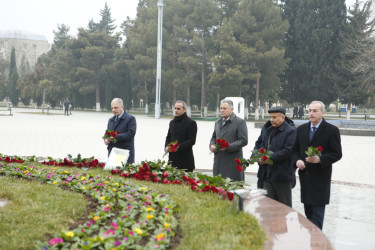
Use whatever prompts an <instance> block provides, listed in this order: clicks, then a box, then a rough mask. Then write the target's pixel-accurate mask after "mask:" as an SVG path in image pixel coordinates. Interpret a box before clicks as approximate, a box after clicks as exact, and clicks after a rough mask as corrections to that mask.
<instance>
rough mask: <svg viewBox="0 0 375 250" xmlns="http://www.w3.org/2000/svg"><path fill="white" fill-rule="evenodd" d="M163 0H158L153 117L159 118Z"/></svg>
mask: <svg viewBox="0 0 375 250" xmlns="http://www.w3.org/2000/svg"><path fill="white" fill-rule="evenodd" d="M163 6H164V4H163V0H158V45H157V63H156V99H155V119H159V118H160V92H161V50H162V31H163Z"/></svg>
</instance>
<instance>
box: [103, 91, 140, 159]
mask: <svg viewBox="0 0 375 250" xmlns="http://www.w3.org/2000/svg"><path fill="white" fill-rule="evenodd" d="M111 107H112V113H113V117H111V118H110V119H109V120H108V125H107V131H108V130H112V131H116V136H115V138H116V142H114V141H111V140H110V139H105V140H104V144H105V145H107V149H108V155H109V154H110V153H111V151H112V148H121V149H127V150H129V158H128V160H127V163H134V136H135V133H136V130H137V123H136V120H135V117H134V116H132V115H130V114H128V113H127V112H126V111H125V109H124V102H123V101H122V99H121V98H114V99H113V100H112V102H111ZM117 131H120V132H119V133H118V132H117Z"/></svg>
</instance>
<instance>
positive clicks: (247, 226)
mask: <svg viewBox="0 0 375 250" xmlns="http://www.w3.org/2000/svg"><path fill="white" fill-rule="evenodd" d="M24 165H25V164H24ZM62 169H64V170H66V168H62ZM70 170H73V169H72V168H70ZM77 172H83V171H82V170H78V169H77ZM86 172H91V173H93V174H94V175H101V176H103V170H101V169H95V170H88V171H86ZM107 174H108V175H110V173H109V172H106V175H107ZM127 180H129V181H130V182H131V183H134V184H136V185H139V186H144V187H148V188H149V189H156V190H158V192H159V193H164V194H167V195H169V196H170V198H171V199H172V200H174V201H175V202H176V203H177V204H178V206H179V213H178V216H179V218H178V220H179V229H178V231H177V233H176V235H177V237H175V239H174V240H173V241H172V244H171V249H262V246H263V243H264V242H265V240H266V235H265V233H264V231H263V229H262V228H261V227H260V225H259V223H258V221H257V220H256V219H255V218H254V217H252V216H251V215H250V214H247V213H242V212H238V211H237V210H236V209H235V208H234V207H233V203H232V202H230V201H225V200H222V199H221V198H220V197H219V196H218V195H217V194H212V193H199V192H193V191H191V190H190V187H189V186H185V185H167V184H158V183H152V182H145V181H136V180H133V179H127ZM0 198H2V199H6V200H9V201H10V202H9V203H8V204H7V205H6V206H5V207H2V208H0V246H1V249H34V246H35V244H36V243H37V242H38V241H39V240H43V241H46V240H49V238H50V237H51V235H53V234H54V233H55V232H58V231H59V230H60V229H61V228H69V225H73V224H74V223H75V222H77V221H78V220H79V218H80V217H82V216H83V215H84V214H85V211H86V209H87V208H86V206H87V205H88V203H87V201H86V199H85V197H84V196H83V195H81V194H78V193H74V192H70V191H66V190H63V189H60V188H58V187H57V186H54V185H50V184H39V182H37V181H28V180H20V179H16V178H13V177H0Z"/></svg>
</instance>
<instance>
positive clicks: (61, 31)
mask: <svg viewBox="0 0 375 250" xmlns="http://www.w3.org/2000/svg"><path fill="white" fill-rule="evenodd" d="M69 30H70V28H69V26H67V25H65V24H61V25H60V24H59V25H57V31H55V30H54V31H53V35H54V38H53V47H57V48H63V47H64V46H65V43H66V42H67V41H69V40H70V39H71V36H70V35H69V34H68V33H69Z"/></svg>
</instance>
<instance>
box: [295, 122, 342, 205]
mask: <svg viewBox="0 0 375 250" xmlns="http://www.w3.org/2000/svg"><path fill="white" fill-rule="evenodd" d="M310 124H311V122H308V123H305V124H303V125H301V126H299V127H298V128H297V138H296V143H295V145H294V148H293V152H294V154H293V162H294V165H295V167H297V166H296V162H297V160H303V161H305V158H306V157H307V156H306V153H305V151H307V149H308V147H310V146H313V147H318V146H321V147H322V148H323V151H322V155H321V156H320V163H306V162H305V165H306V168H305V169H304V170H298V175H299V179H300V184H301V202H302V203H304V204H306V205H317V206H321V205H326V204H329V199H330V194H331V177H332V164H333V163H335V162H337V161H338V160H340V159H341V157H342V152H341V138H340V132H339V129H338V128H337V127H336V126H334V125H332V124H329V123H328V122H326V121H325V120H324V119H323V120H322V122H321V124H320V125H319V127H318V129H317V130H316V132H315V134H314V136H313V138H312V139H311V141H310V140H309V132H310Z"/></svg>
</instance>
